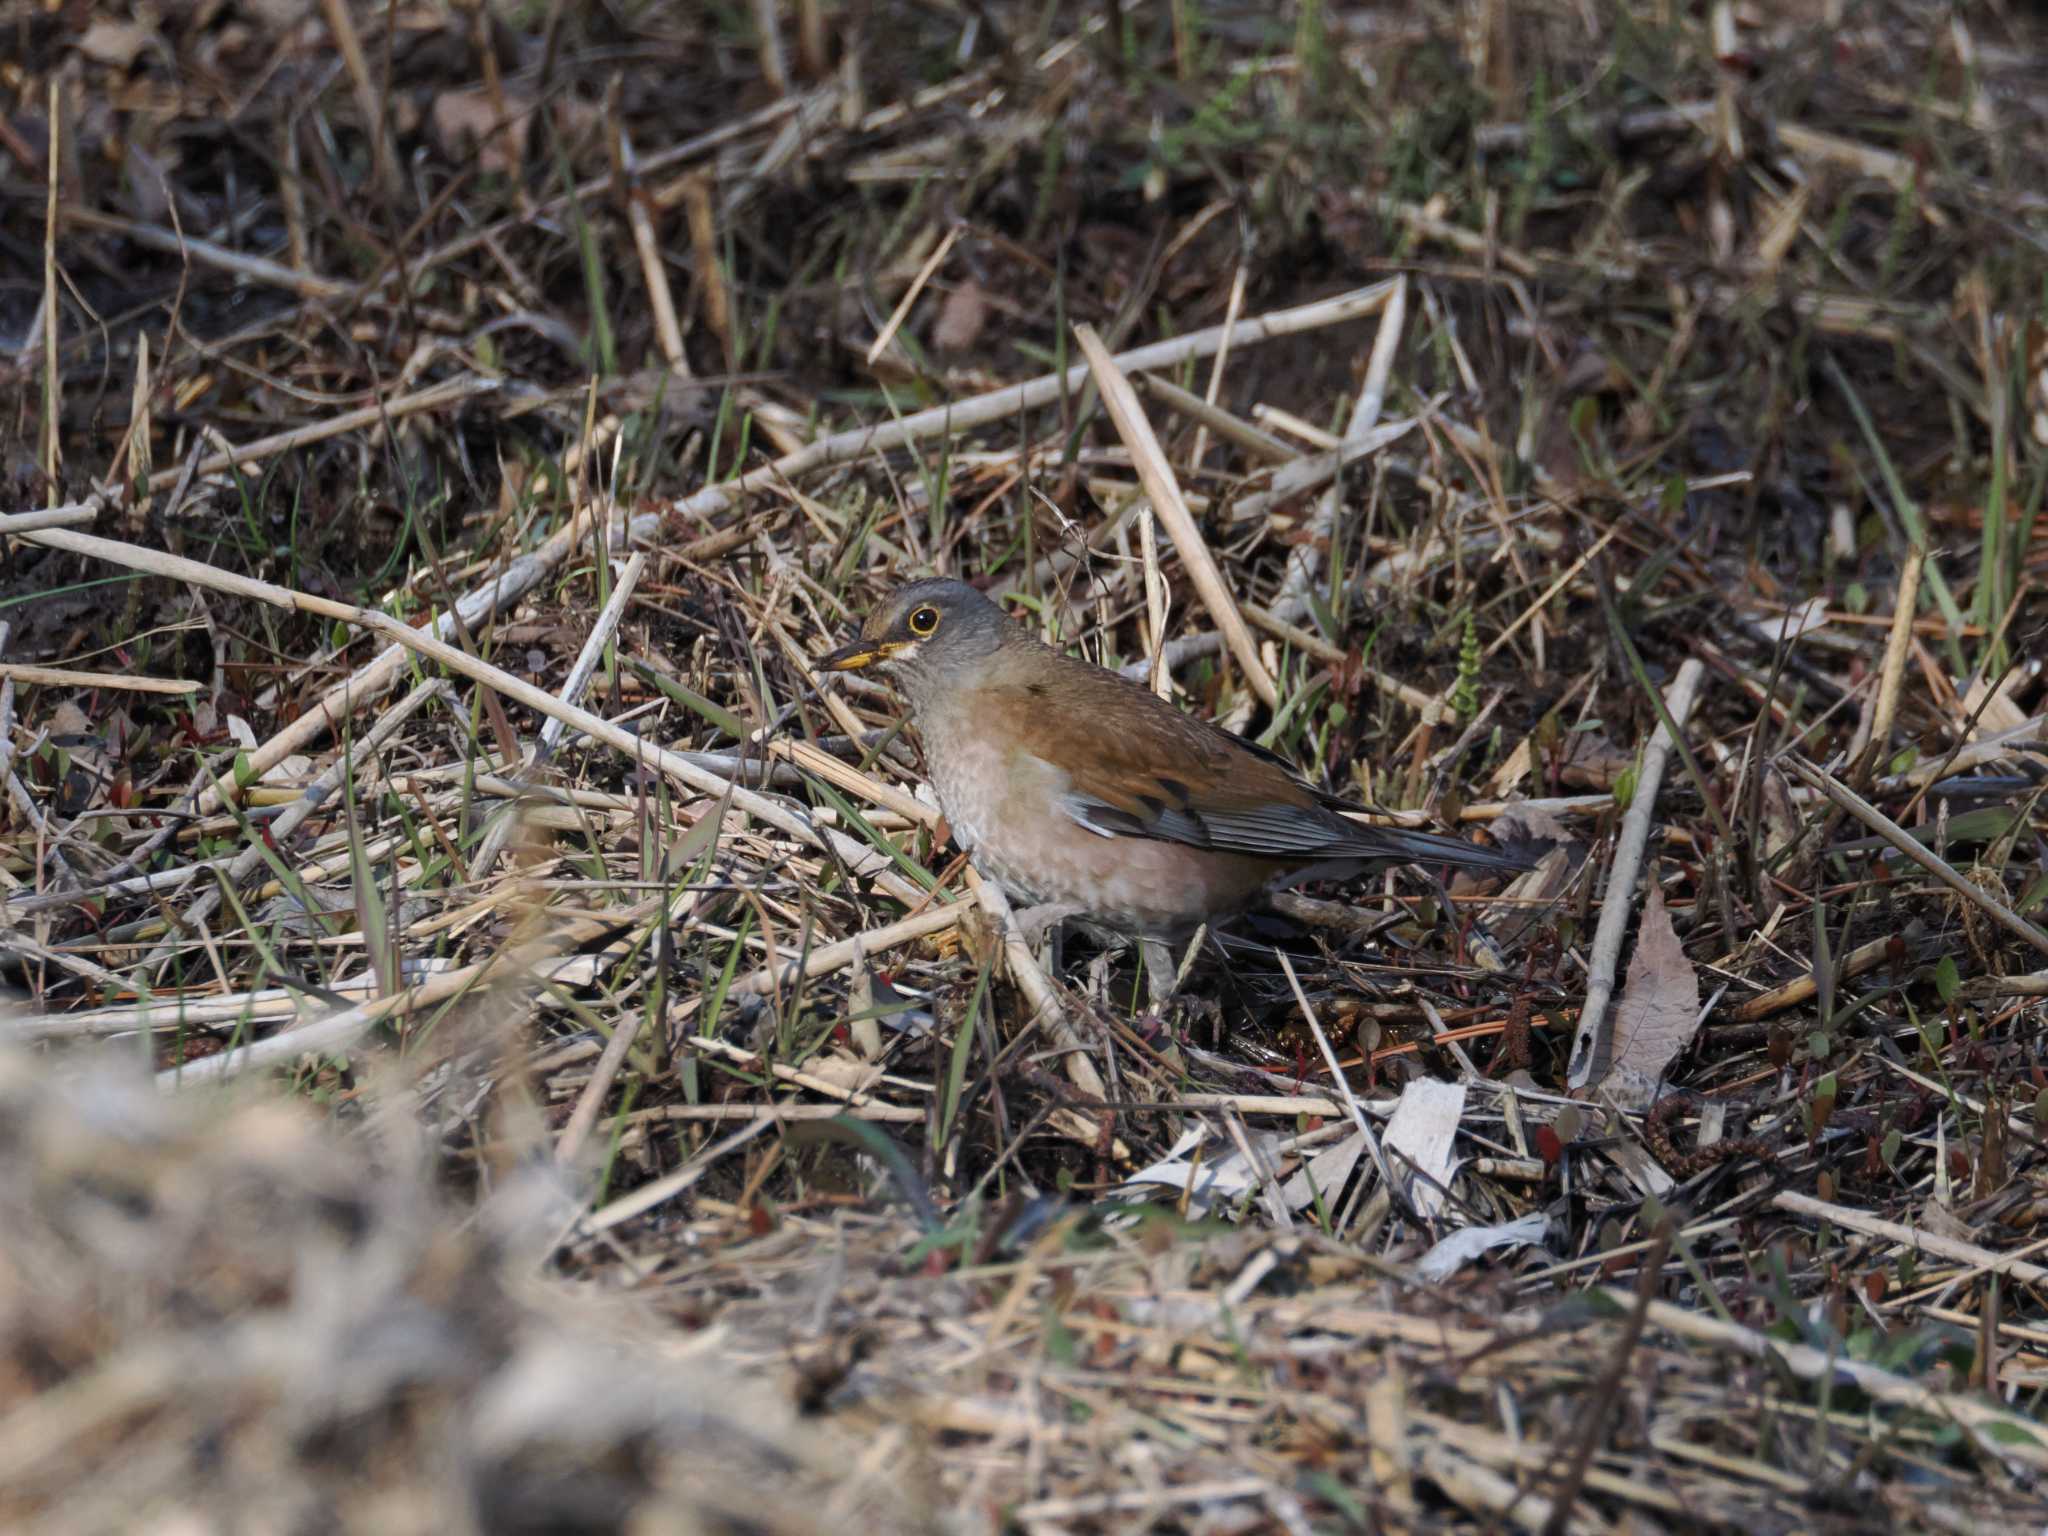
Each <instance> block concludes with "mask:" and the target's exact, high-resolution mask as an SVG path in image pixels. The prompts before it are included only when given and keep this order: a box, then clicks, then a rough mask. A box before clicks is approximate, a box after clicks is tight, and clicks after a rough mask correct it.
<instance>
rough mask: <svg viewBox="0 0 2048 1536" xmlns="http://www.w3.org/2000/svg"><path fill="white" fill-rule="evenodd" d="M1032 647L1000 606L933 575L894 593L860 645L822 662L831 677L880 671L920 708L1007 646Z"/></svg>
mask: <svg viewBox="0 0 2048 1536" xmlns="http://www.w3.org/2000/svg"><path fill="white" fill-rule="evenodd" d="M1030 643H1031V641H1030V639H1029V637H1027V636H1026V635H1025V634H1024V632H1023V631H1022V630H1020V629H1018V628H1017V626H1016V625H1014V624H1012V623H1011V622H1010V620H1009V618H1008V617H1007V616H1006V615H1005V614H1004V612H1003V610H1002V609H1000V608H998V607H997V606H996V605H995V604H994V603H992V602H990V601H989V600H988V599H987V598H985V597H983V596H982V595H981V594H980V593H979V592H977V591H975V590H974V588H972V587H970V586H968V585H967V583H966V582H964V581H949V580H945V579H943V578H934V579H932V580H928V581H913V582H911V583H910V584H909V585H908V586H905V587H899V588H897V589H896V591H894V592H892V593H891V594H890V595H889V596H888V597H886V598H884V599H883V600H882V601H881V602H879V603H877V604H876V605H875V607H874V610H873V611H872V612H871V613H869V614H868V617H867V622H866V623H865V624H863V625H861V627H860V638H859V639H858V640H856V641H854V642H853V643H852V644H851V645H845V646H841V647H840V648H839V649H838V650H836V651H834V652H833V653H832V654H831V655H829V656H827V657H825V658H824V659H823V660H822V661H820V662H819V663H818V665H819V666H820V667H822V668H823V669H824V670H826V671H828V672H858V671H861V670H864V669H865V668H868V667H876V668H879V669H880V670H882V671H884V672H886V673H888V674H889V676H890V678H891V679H892V680H894V681H895V683H896V684H897V686H899V687H900V688H902V690H903V692H904V694H905V695H906V696H907V697H908V698H909V700H910V703H911V707H912V708H913V709H916V708H922V707H923V706H924V704H925V703H927V702H928V701H929V700H930V699H931V698H932V697H933V696H934V695H935V694H936V693H938V692H939V691H940V690H942V689H944V688H946V687H948V686H953V685H957V684H959V683H962V682H965V681H967V680H968V679H969V678H970V677H972V676H973V675H974V674H975V673H976V672H977V671H978V670H979V669H980V666H981V664H982V663H983V662H984V661H986V660H987V659H988V658H989V657H991V656H993V655H994V654H995V653H996V652H997V651H999V650H1001V649H1003V647H1004V646H1006V645H1029V644H1030Z"/></svg>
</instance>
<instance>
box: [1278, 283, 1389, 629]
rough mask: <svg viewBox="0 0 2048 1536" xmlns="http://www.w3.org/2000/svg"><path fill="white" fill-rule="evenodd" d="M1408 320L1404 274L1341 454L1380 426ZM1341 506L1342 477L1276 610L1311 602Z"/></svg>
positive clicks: (1301, 547) (1296, 552)
mask: <svg viewBox="0 0 2048 1536" xmlns="http://www.w3.org/2000/svg"><path fill="white" fill-rule="evenodd" d="M1407 318H1408V276H1407V274H1406V273H1403V274H1402V275H1401V276H1399V277H1397V278H1395V279H1394V291H1393V293H1392V294H1390V295H1389V296H1388V298H1387V307H1386V309H1385V310H1384V311H1383V312H1382V313H1381V315H1380V328H1379V331H1378V333H1377V334H1376V335H1374V337H1373V339H1372V356H1371V358H1370V359H1369V360H1368V361H1367V363H1366V366H1365V382H1364V383H1363V384H1361V385H1360V386H1359V389H1358V400H1357V402H1356V403H1355V404H1354V405H1353V406H1352V407H1351V419H1350V420H1349V421H1348V422H1346V423H1345V424H1344V436H1343V438H1342V440H1341V441H1340V442H1339V444H1338V446H1339V448H1340V449H1341V448H1344V447H1350V448H1353V449H1356V448H1357V446H1358V445H1359V444H1360V443H1363V442H1364V441H1365V440H1366V439H1368V438H1369V437H1371V436H1372V430H1373V428H1374V427H1377V426H1378V425H1379V424H1380V412H1381V411H1382V410H1383V409H1385V407H1386V403H1387V381H1388V379H1389V378H1391V377H1392V375H1393V372H1394V355H1395V354H1396V353H1397V352H1399V351H1400V349H1401V330H1402V327H1403V326H1404V325H1405V323H1406V322H1407ZM1343 501H1344V481H1343V477H1342V476H1341V475H1336V476H1332V477H1331V480H1330V485H1329V488H1328V489H1326V490H1325V491H1324V492H1323V494H1322V495H1321V496H1319V497H1317V498H1316V507H1315V511H1314V512H1313V513H1311V514H1310V516H1309V520H1308V526H1307V527H1306V528H1305V529H1303V530H1302V534H1303V536H1302V540H1301V542H1300V543H1299V544H1296V545H1295V546H1294V549H1293V551H1292V552H1291V553H1289V555H1288V557H1287V574H1286V575H1285V576H1284V577H1283V578H1282V579H1281V583H1280V602H1279V604H1278V606H1280V607H1282V608H1288V607H1291V606H1292V605H1293V604H1294V603H1296V602H1300V601H1302V600H1304V599H1306V598H1307V596H1308V592H1309V588H1311V587H1313V586H1314V585H1315V581H1316V577H1317V576H1319V575H1320V574H1321V573H1322V569H1323V551H1324V550H1325V549H1326V548H1328V547H1329V543H1330V534H1331V531H1332V530H1333V529H1334V528H1335V527H1336V526H1337V513H1338V511H1339V509H1340V508H1341V507H1342V505H1343Z"/></svg>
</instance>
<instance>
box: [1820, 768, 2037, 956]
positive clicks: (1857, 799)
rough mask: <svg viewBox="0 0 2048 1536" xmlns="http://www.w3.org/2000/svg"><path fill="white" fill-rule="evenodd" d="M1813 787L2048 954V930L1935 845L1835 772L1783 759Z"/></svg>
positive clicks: (1951, 888)
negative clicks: (1963, 873) (1918, 836)
mask: <svg viewBox="0 0 2048 1536" xmlns="http://www.w3.org/2000/svg"><path fill="white" fill-rule="evenodd" d="M1781 761H1783V762H1784V763H1785V765H1786V766H1787V767H1789V768H1790V769H1791V770H1792V771H1793V772H1794V773H1795V774H1797V775H1798V776H1799V778H1800V779H1801V780H1802V781H1803V782H1804V783H1806V784H1807V785H1808V786H1809V787H1810V788H1813V789H1817V790H1819V791H1820V792H1821V793H1822V794H1823V795H1825V796H1826V797H1827V798H1828V799H1829V800H1830V801H1832V802H1833V803H1834V804H1835V805H1837V806H1839V807H1840V808H1841V809H1842V810H1845V811H1847V812H1848V813H1849V814H1850V815H1851V816H1853V817H1855V818H1856V819H1857V820H1858V821H1860V822H1862V823H1863V825H1865V826H1866V827H1868V828H1870V830H1871V831H1873V832H1875V833H1876V834H1877V835H1878V836H1879V837H1881V838H1883V839H1884V840H1885V841H1886V842H1888V843H1890V844H1891V845H1892V846H1893V847H1894V848H1896V849H1898V851H1899V852H1900V853H1903V854H1904V855H1905V856H1906V857H1907V858H1909V859H1911V860H1912V861H1913V862H1914V863H1915V864H1918V865H1919V866H1920V867H1921V868H1922V869H1924V870H1926V871H1927V873H1929V874H1930V875H1932V876H1934V878H1935V879H1937V880H1939V881H1940V882H1941V883H1942V884H1943V885H1945V886H1947V887H1948V888H1949V889H1950V890H1952V891H1954V892H1955V893H1956V894H1957V895H1958V896H1960V897H1962V898H1963V899H1964V900H1965V901H1970V902H1974V903H1976V905H1978V906H1979V907H1981V908H1983V909H1984V912H1985V913H1986V915H1988V916H1989V917H1990V919H1991V920H1992V921H1993V922H1995V923H1997V924H1998V925H1999V926H2000V927H2001V928H2003V929H2005V930H2006V931H2007V932H2008V933H2011V934H2015V935H2017V936H2018V937H2020V938H2022V939H2025V940H2026V941H2027V942H2028V943H2029V944H2031V945H2033V946H2034V948H2036V949H2038V950H2040V951H2041V952H2042V953H2044V954H2048V933H2043V932H2042V931H2041V930H2040V929H2039V928H2037V927H2035V926H2034V925H2033V924H2032V923H2030V922H2028V921H2027V920H2026V919H2025V918H2024V917H2021V916H2020V915H2019V913H2017V912H2015V911H2013V909H2012V908H2011V907H2008V906H2007V905H2006V904H2005V903H2004V902H2002V901H2000V900H1999V899H1998V898H1997V897H1995V896H1993V895H1992V894H1991V893H1990V892H1989V891H1987V890H1985V889H1984V888H1983V887H1982V886H1981V885H1978V884H1976V883H1974V882H1973V881H1969V880H1965V879H1964V878H1963V877H1962V876H1961V875H1959V874H1958V873H1956V869H1955V866H1954V865H1952V864H1950V863H1949V862H1948V861H1947V860H1946V859H1944V858H1942V857H1941V856H1940V855H1938V854H1937V853H1935V851H1934V850H1933V849H1932V848H1929V847H1928V846H1926V844H1924V843H1922V842H1920V841H1918V840H1917V839H1915V838H1913V837H1912V836H1910V835H1909V834H1908V833H1907V832H1906V830H1905V828H1903V827H1901V826H1900V825H1899V824H1898V823H1897V822H1895V821H1893V820H1892V819H1891V818H1890V817H1889V816H1887V815H1885V813H1884V812H1883V811H1880V810H1879V809H1878V808H1877V807H1876V806H1874V805H1872V804H1871V803H1870V802H1869V801H1868V800H1866V799H1864V798H1863V797H1862V796H1861V795H1859V794H1857V793H1856V791H1855V790H1853V789H1851V788H1849V786H1848V785H1846V784H1844V783H1842V782H1841V780H1839V779H1837V778H1836V777H1835V776H1834V775H1833V774H1831V773H1826V772H1824V771H1822V770H1821V769H1819V768H1817V767H1815V766H1814V765H1813V764H1811V763H1808V762H1806V761H1804V760H1803V759H1800V758H1797V757H1793V756H1790V755H1789V754H1788V755H1787V756H1786V757H1784V758H1783V759H1781Z"/></svg>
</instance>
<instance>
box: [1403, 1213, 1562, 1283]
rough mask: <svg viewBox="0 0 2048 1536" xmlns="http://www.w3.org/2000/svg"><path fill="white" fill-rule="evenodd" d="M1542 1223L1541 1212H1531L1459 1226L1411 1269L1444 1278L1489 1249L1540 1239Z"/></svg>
mask: <svg viewBox="0 0 2048 1536" xmlns="http://www.w3.org/2000/svg"><path fill="white" fill-rule="evenodd" d="M1544 1224H1545V1219H1544V1215H1543V1213H1542V1212H1541V1211H1531V1212H1530V1213H1529V1214H1528V1215H1526V1216H1518V1217H1516V1218H1515V1219H1514V1220H1513V1221H1503V1222H1497V1223H1495V1224H1494V1225H1493V1226H1490V1227H1460V1228H1459V1229H1458V1230H1457V1231H1455V1232H1453V1233H1452V1234H1451V1235H1450V1236H1449V1237H1447V1238H1444V1239H1443V1240H1442V1241H1441V1242H1439V1243H1438V1244H1437V1245H1436V1246H1435V1247H1434V1248H1432V1249H1430V1250H1429V1252H1427V1253H1425V1254H1424V1255H1423V1256H1422V1257H1421V1258H1419V1259H1417V1260H1416V1261H1415V1272H1416V1274H1418V1275H1420V1276H1421V1277H1422V1278H1423V1279H1425V1280H1429V1281H1443V1280H1448V1279H1450V1278H1451V1276H1453V1275H1455V1274H1456V1273H1457V1272H1458V1271H1459V1270H1461V1269H1463V1268H1464V1267H1465V1266H1466V1265H1467V1264H1470V1263H1471V1262H1472V1261H1473V1260H1474V1259H1476V1258H1478V1257H1479V1256H1480V1255H1481V1254H1483V1253H1486V1252H1488V1251H1489V1250H1491V1249H1494V1248H1506V1247H1510V1246H1512V1245H1514V1244H1517V1243H1540V1242H1542V1241H1543V1236H1544Z"/></svg>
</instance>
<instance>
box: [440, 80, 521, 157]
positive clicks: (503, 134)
mask: <svg viewBox="0 0 2048 1536" xmlns="http://www.w3.org/2000/svg"><path fill="white" fill-rule="evenodd" d="M504 100H505V116H504V119H503V122H504V126H503V127H500V126H499V123H500V117H499V113H498V103H497V101H496V100H495V99H494V98H493V97H492V95H491V93H490V92H489V91H487V90H484V89H482V88H474V89H470V90H463V91H443V92H441V94H440V95H438V96H436V97H435V98H434V137H435V139H436V140H438V141H439V143H440V145H441V149H442V151H443V153H445V154H447V155H448V156H449V157H450V158H451V159H457V158H460V157H461V156H462V154H463V153H464V152H465V151H466V149H467V148H468V146H469V143H470V142H471V141H472V140H473V141H475V144H476V160H477V169H478V170H481V171H483V172H485V173H486V174H492V173H495V174H498V175H503V176H517V175H518V174H519V167H520V165H521V164H522V163H523V162H524V161H525V159H526V133H527V129H528V128H529V127H530V126H531V125H532V123H533V99H532V98H531V97H530V96H523V95H521V94H519V93H518V92H515V91H509V90H508V91H506V92H505V93H504ZM493 130H495V131H493Z"/></svg>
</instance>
